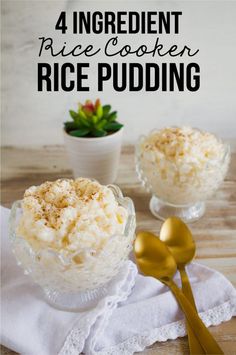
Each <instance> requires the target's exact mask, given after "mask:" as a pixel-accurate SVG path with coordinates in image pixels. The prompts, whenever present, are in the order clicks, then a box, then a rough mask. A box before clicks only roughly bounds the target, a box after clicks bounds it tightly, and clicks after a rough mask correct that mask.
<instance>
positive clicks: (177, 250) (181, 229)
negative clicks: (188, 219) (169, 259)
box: [160, 217, 196, 267]
mask: <svg viewBox="0 0 236 355" xmlns="http://www.w3.org/2000/svg"><path fill="white" fill-rule="evenodd" d="M160 240H161V241H163V242H164V243H165V244H166V245H167V246H168V248H169V250H170V252H171V253H172V255H173V256H174V258H175V261H176V263H177V265H178V267H181V266H184V265H186V264H188V263H190V262H191V261H192V260H193V258H194V256H195V252H196V245H195V242H194V240H193V237H192V233H191V231H190V230H189V228H188V227H187V225H186V224H185V223H184V222H183V221H182V220H181V219H180V218H178V217H170V218H167V220H166V221H165V222H164V223H163V225H162V227H161V231H160Z"/></svg>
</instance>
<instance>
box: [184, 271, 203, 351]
mask: <svg viewBox="0 0 236 355" xmlns="http://www.w3.org/2000/svg"><path fill="white" fill-rule="evenodd" d="M179 272H180V276H181V282H182V291H183V294H184V295H185V297H186V298H187V299H188V300H189V302H190V303H191V305H192V306H193V307H194V309H195V310H196V311H197V309H196V305H195V301H194V297H193V293H192V289H191V285H190V282H189V279H188V275H187V273H186V271H185V268H181V269H179ZM186 326H187V332H188V342H189V349H190V354H195V355H197V354H198V355H200V354H205V351H204V349H203V347H202V346H201V344H200V342H199V341H198V338H197V337H196V336H195V334H194V332H193V330H192V328H191V326H190V324H189V322H188V321H187V324H186Z"/></svg>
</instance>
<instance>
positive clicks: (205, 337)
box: [166, 280, 224, 355]
mask: <svg viewBox="0 0 236 355" xmlns="http://www.w3.org/2000/svg"><path fill="white" fill-rule="evenodd" d="M166 284H167V286H169V287H170V289H171V291H172V292H173V294H174V295H175V297H176V300H177V301H178V303H179V305H180V307H181V308H182V310H183V312H184V314H185V316H186V318H187V320H188V322H189V325H190V326H191V328H192V330H193V331H194V333H195V335H196V337H197V338H198V340H199V341H200V343H201V345H202V346H203V348H204V350H205V352H206V353H207V354H214V355H216V354H224V353H223V351H222V350H221V348H220V347H219V345H218V344H217V342H216V340H215V339H214V338H213V336H212V335H211V333H210V332H209V330H208V329H207V328H206V326H205V324H204V323H203V322H202V320H201V319H200V318H199V316H198V314H197V312H196V311H195V309H194V308H193V306H192V305H191V303H190V302H189V301H188V299H187V298H186V297H185V296H184V294H183V292H182V291H181V290H180V289H179V288H178V286H177V285H176V284H175V283H174V281H172V280H171V281H168V282H166Z"/></svg>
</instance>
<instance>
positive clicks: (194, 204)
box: [135, 130, 230, 222]
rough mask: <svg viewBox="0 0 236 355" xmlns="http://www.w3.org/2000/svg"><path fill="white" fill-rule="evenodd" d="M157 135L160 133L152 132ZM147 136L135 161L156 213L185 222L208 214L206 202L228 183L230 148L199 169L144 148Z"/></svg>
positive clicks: (226, 148) (139, 145)
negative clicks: (223, 182) (225, 180)
mask: <svg viewBox="0 0 236 355" xmlns="http://www.w3.org/2000/svg"><path fill="white" fill-rule="evenodd" d="M155 132H157V131H156V130H154V131H152V132H151V133H155ZM146 138H147V137H146V136H141V137H140V139H139V140H138V143H137V145H136V152H135V162H136V171H137V174H138V177H139V180H140V181H141V183H142V184H143V186H145V188H146V190H147V191H148V192H151V194H152V197H151V200H150V205H149V206H150V210H151V212H152V214H153V215H154V216H155V217H157V218H159V219H161V220H165V219H166V218H168V217H171V216H177V217H179V218H181V219H182V220H183V221H185V222H194V221H196V220H198V219H199V218H200V217H201V216H202V215H203V214H204V212H205V201H206V199H208V198H209V197H211V196H212V195H213V193H214V192H215V191H216V190H217V189H218V187H219V185H220V184H221V182H222V181H223V180H224V178H225V176H226V173H227V171H228V166H229V162H230V147H229V145H227V144H224V145H223V153H222V154H221V155H220V156H219V159H217V160H216V159H214V160H213V159H212V160H209V162H208V163H207V164H205V165H204V166H203V168H202V169H199V165H197V162H196V163H194V162H193V161H191V165H190V164H189V166H188V164H185V165H184V166H181V164H180V163H179V162H178V163H175V162H173V161H171V160H167V159H165V158H162V159H159V158H157V156H156V154H155V152H153V151H148V152H145V151H144V150H143V149H142V146H143V143H144V141H145V142H146Z"/></svg>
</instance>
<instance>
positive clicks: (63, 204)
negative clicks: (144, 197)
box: [10, 179, 136, 311]
mask: <svg viewBox="0 0 236 355" xmlns="http://www.w3.org/2000/svg"><path fill="white" fill-rule="evenodd" d="M75 183H76V184H77V185H75ZM46 184H49V185H47V186H46V187H45V186H44V185H46ZM63 184H65V185H66V188H65V186H64V187H63V191H60V188H61V185H63ZM68 184H69V185H70V184H71V186H69V187H68V186H67V185H68ZM80 185H81V186H82V188H81V186H80ZM135 227H136V221H135V211H134V205H133V202H132V200H131V199H130V198H128V197H124V196H123V195H122V192H121V190H120V189H119V188H118V187H117V186H115V185H107V186H102V185H100V184H99V183H98V182H96V181H91V180H88V179H76V180H75V181H74V180H57V181H56V182H52V183H51V182H50V183H49V182H47V183H44V184H42V185H40V186H38V187H34V186H33V187H31V188H30V189H28V190H26V193H25V196H24V199H23V200H21V201H16V202H15V203H14V204H13V206H12V210H11V215H10V240H11V244H12V249H13V252H14V254H15V257H16V259H17V261H18V264H19V265H21V266H22V267H23V269H24V271H25V274H28V275H29V276H31V277H32V279H33V280H34V281H35V282H36V283H37V284H39V285H40V286H41V287H42V289H43V291H44V294H45V296H46V299H47V301H48V302H49V303H50V304H51V305H53V306H54V307H56V308H58V309H61V310H67V311H76V310H85V309H88V308H90V307H92V306H93V305H94V304H96V302H97V301H98V300H99V298H100V297H101V296H102V295H105V294H106V291H107V286H108V284H109V282H110V281H111V280H112V278H113V277H114V276H115V275H116V274H117V273H118V272H119V270H120V268H121V267H122V265H123V264H124V262H125V261H126V260H127V259H128V255H129V253H130V251H131V249H132V243H133V239H134V232H135Z"/></svg>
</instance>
